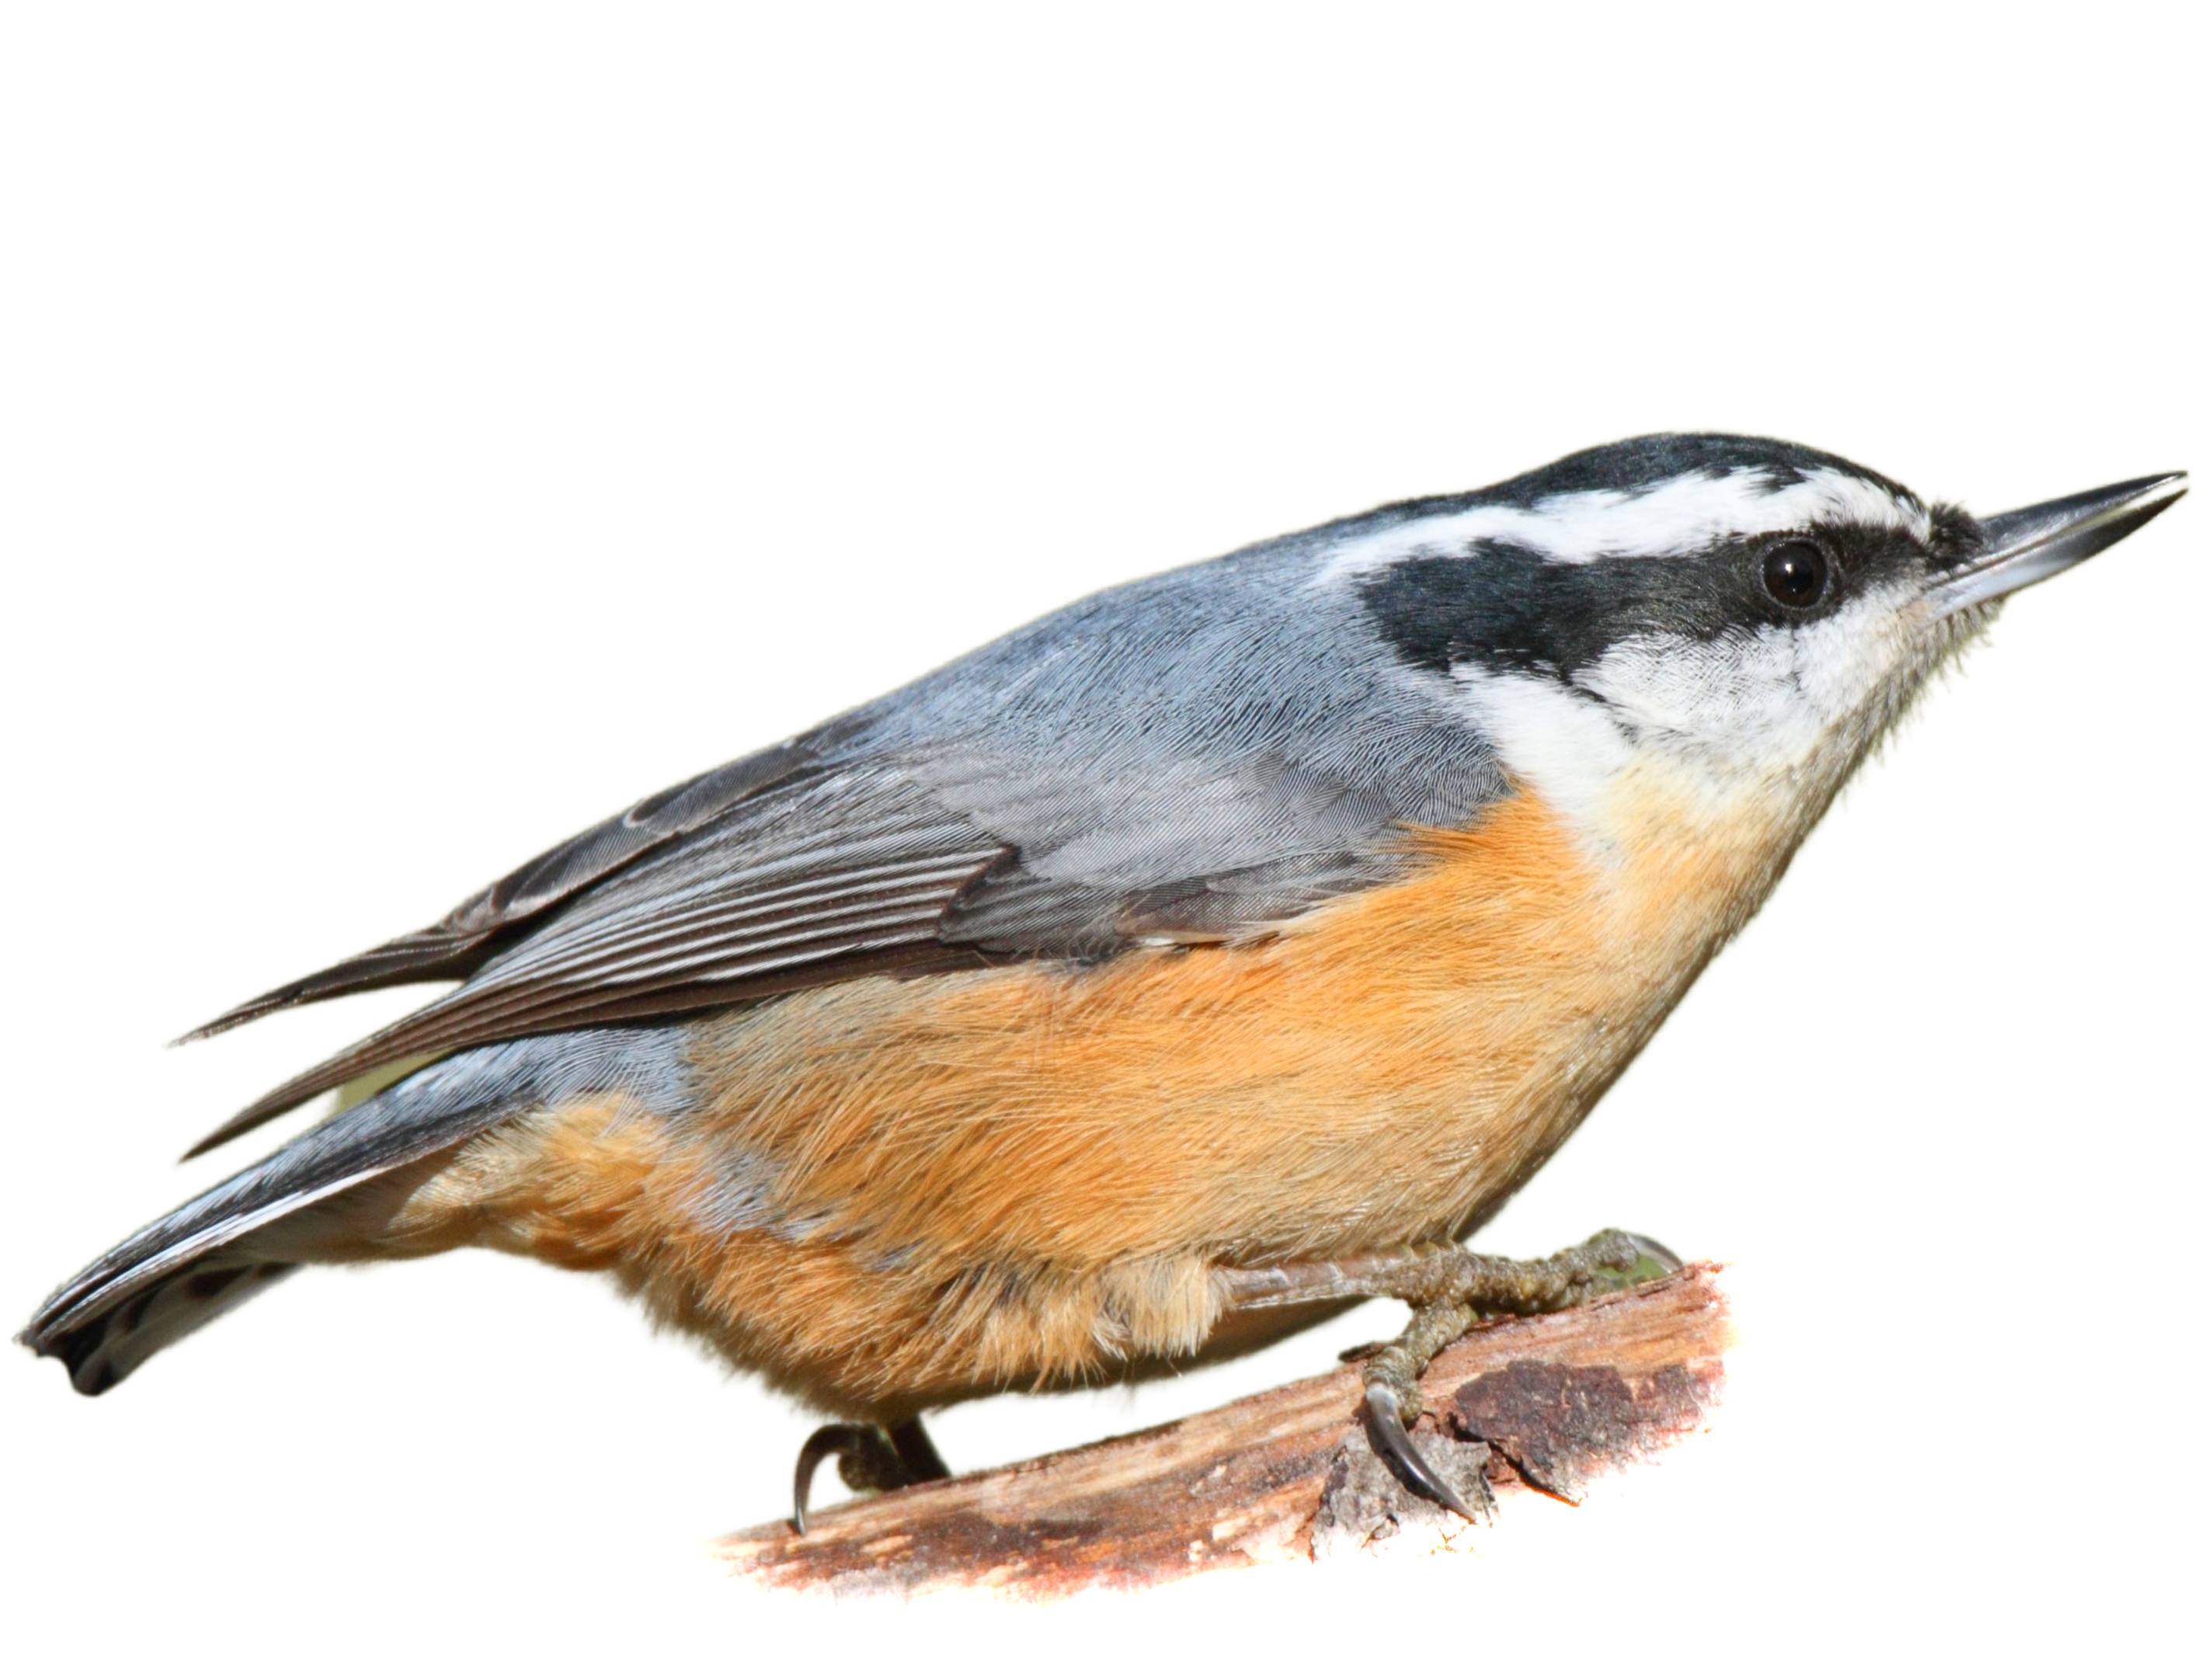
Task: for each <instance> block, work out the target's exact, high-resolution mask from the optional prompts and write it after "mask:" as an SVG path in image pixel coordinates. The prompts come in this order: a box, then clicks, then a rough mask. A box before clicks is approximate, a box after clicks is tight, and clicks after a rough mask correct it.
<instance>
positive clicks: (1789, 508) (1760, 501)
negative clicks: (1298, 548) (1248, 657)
mask: <svg viewBox="0 0 2212 1659" xmlns="http://www.w3.org/2000/svg"><path fill="white" fill-rule="evenodd" d="M1814 524H1831V525H1845V524H1848V525H1859V526H1865V527H1867V528H1869V529H1875V530H1883V531H1903V532H1906V533H1907V534H1909V535H1911V536H1913V537H1916V538H1918V539H1920V540H1922V541H1925V540H1926V539H1927V538H1928V536H1929V529H1930V526H1929V517H1928V509H1927V508H1926V507H1923V506H1922V505H1921V504H1920V503H1919V502H1917V501H1913V500H1912V499H1911V498H1910V497H1908V496H1899V495H1894V494H1893V493H1892V492H1891V491H1889V490H1887V489H1884V488H1882V486H1881V485H1880V484H1878V483H1874V482H1873V481H1872V480H1871V479H1868V478H1861V477H1854V476H1852V475H1851V474H1850V473H1844V472H1838V471H1833V470H1832V469H1831V468H1827V467H1816V468H1812V469H1808V471H1806V473H1805V475H1804V476H1803V477H1802V478H1801V479H1800V480H1799V481H1798V482H1797V483H1792V484H1788V485H1785V486H1784V488H1782V489H1774V488H1773V487H1772V483H1771V478H1770V477H1769V475H1768V474H1766V473H1765V472H1764V471H1760V470H1759V469H1757V468H1753V467H1741V468H1738V469H1736V470H1735V471H1730V472H1728V473H1725V474H1723V476H1721V477H1711V476H1710V475H1709V474H1706V473H1703V472H1690V473H1685V474H1683V475H1682V476H1681V477H1676V478H1669V479H1668V481H1667V482H1666V483H1662V484H1660V485H1657V486H1656V487H1655V488H1653V489H1646V490H1644V491H1641V492H1638V493H1634V494H1632V493H1630V492H1629V491H1626V490H1620V489H1587V490H1579V491H1577V492H1574V493H1572V494H1570V495H1547V496H1546V497H1544V499H1542V500H1541V501H1538V502H1537V503H1536V504H1535V506H1534V507H1502V506H1486V507H1469V508H1468V509H1467V510H1466V511H1464V512H1461V513H1442V514H1439V515H1437V517H1434V518H1427V519H1413V520H1407V521H1406V522H1405V523H1402V524H1395V525H1391V526H1388V527H1387V528H1385V529H1382V530H1378V531H1376V532H1373V533H1372V534H1371V535H1366V536H1362V537H1359V538H1357V539H1356V540H1353V541H1351V542H1348V543H1346V544H1344V545H1343V546H1340V547H1339V548H1338V549H1336V550H1335V551H1334V552H1333V553H1331V554H1330V555H1329V556H1328V558H1327V559H1326V560H1325V561H1323V562H1322V568H1321V569H1320V570H1319V571H1318V572H1316V574H1315V577H1314V580H1315V584H1316V586H1321V585H1323V584H1327V583H1331V582H1336V581H1341V580H1351V579H1353V578H1356V577H1358V576H1361V575H1364V574H1366V573H1367V572H1369V571H1372V570H1380V569H1383V568H1387V567H1389V566H1390V565H1393V564H1396V563H1397V562H1400V561H1401V560H1402V559H1409V558H1415V557H1420V556H1446V557H1452V556H1462V555H1464V554H1466V553H1468V552H1469V551H1471V550H1473V548H1474V545H1475V544H1477V543H1480V542H1505V543H1510V544H1512V545H1514V546H1516V547H1522V548H1527V549H1528V550H1529V551H1531V552H1534V553H1539V554H1541V555H1542V556H1544V557H1545V558H1547V559H1551V560H1554V561H1556V562H1559V563H1561V564H1589V563H1592V562H1595V561H1596V560H1599V559H1601V558H1607V557H1611V556H1621V555H1627V556H1637V557H1643V558H1665V557H1668V556H1673V555H1679V554H1689V553H1696V552H1698V551H1699V550H1702V549H1703V548H1705V547H1706V546H1707V545H1709V544H1711V543H1712V542H1713V541H1715V540H1716V539H1717V538H1721V537H1723V536H1756V535H1762V534H1767V533H1771V532H1775V531H1782V530H1796V529H1798V528H1800V527H1802V526H1806V525H1814Z"/></svg>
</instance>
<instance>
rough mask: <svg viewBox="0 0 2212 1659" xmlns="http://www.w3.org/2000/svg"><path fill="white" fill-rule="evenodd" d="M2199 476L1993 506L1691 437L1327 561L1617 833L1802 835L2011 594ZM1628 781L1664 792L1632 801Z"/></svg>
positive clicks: (1438, 510) (1535, 482) (1613, 836)
mask: <svg viewBox="0 0 2212 1659" xmlns="http://www.w3.org/2000/svg"><path fill="white" fill-rule="evenodd" d="M2186 482H2187V480H2186V475H2185V474H2182V473H2179V472H2174V473H2166V474H2161V475H2159V476H2156V477H2146V478H2138V479H2135V480H2132V481H2130V482H2129V483H2120V484H2114V485H2111V486H2109V487H2107V488H2106V489H2093V490H2089V491H2087V492H2085V493H2083V494H2081V495H2069V496H2066V497H2063V498H2062V499H2059V500H2056V501H2048V502H2045V503H2044V504H2042V505H2040V506H2037V507H2026V508H2022V509H2021V510H2019V511H2017V512H2011V513H1999V514H1996V515H1995V516H1993V517H1989V518H1976V517H1975V516H1973V515H1972V514H1971V513H1967V512H1966V511H1965V510H1964V509H1962V508H1960V507H1950V506H1942V505H1937V506H1930V505H1929V504H1928V503H1926V502H1925V501H1923V500H1922V499H1921V497H1919V496H1918V495H1915V494H1914V493H1913V492H1912V491H1911V490H1910V489H1906V488H1905V487H1904V486H1903V485H1901V484H1899V483H1894V482H1893V481H1892V480H1890V479H1888V478H1886V477H1882V476H1881V475H1880V474H1879V473H1875V472H1872V471H1868V470H1867V469H1866V468H1864V467H1862V466H1857V465H1853V464H1852V463H1850V462H1849V461H1845V460H1842V459H1838V457H1836V456H1833V455H1827V454H1823V453H1820V452H1818V451H1814V450H1810V449H1806V448H1802V447H1799V446H1797V445H1794V444H1787V443H1780V442H1777V441H1771V440H1766V439H1757V438H1741V437H1728V436H1716V435H1687V436H1685V435H1665V436H1658V437H1647V438H1638V439H1632V440H1629V441H1626V442H1622V443H1616V444H1610V445H1607V446H1605V447H1601V448H1597V449H1591V450H1585V451H1583V452H1581V453H1577V454H1574V455H1571V456H1568V457H1566V458H1565V459H1562V460H1559V461H1556V462H1554V463H1553V464H1552V465H1548V466H1546V467H1542V468H1540V469H1538V470H1537V471H1534V472H1530V473H1527V474H1524V475H1523V476H1522V477H1518V478H1515V479H1512V480H1510V481H1509V482H1507V483H1504V484H1499V485H1497V486H1494V487H1492V489H1486V490H1481V491H1478V492H1475V493H1474V494H1473V495H1465V496H1455V497H1449V498H1443V499H1439V500H1436V501H1428V502H1424V503H1418V504H1415V508H1414V510H1411V511H1408V512H1407V513H1406V515H1405V516H1404V517H1402V518H1401V519H1398V520H1395V522H1392V523H1389V524H1388V525H1385V526H1377V527H1376V528H1375V529H1374V530H1373V531H1372V532H1370V533H1369V534H1365V535H1362V536H1359V537H1356V538H1349V539H1347V540H1346V542H1345V543H1343V544H1341V545H1340V547H1339V548H1338V549H1337V550H1335V551H1334V554H1333V556H1331V558H1330V559H1329V561H1328V563H1327V565H1326V567H1325V568H1326V574H1327V577H1328V579H1329V580H1340V581H1344V582H1348V583H1349V584H1350V585H1351V586H1352V588H1353V590H1354V591H1355V592H1356V593H1357V595H1358V599H1359V601H1360V603H1361V604H1362V605H1364V607H1365V609H1366V610H1367V611H1368V612H1369V613H1370V616H1371V617H1372V620H1373V622H1374V623H1375V625H1376V628H1377V629H1379V631H1380V633H1381V635H1382V636H1383V640H1384V641H1386V642H1387V644H1388V646H1389V648H1390V649H1391V650H1392V651H1393V652H1394V653H1395V654H1396V656H1397V657H1398V658H1399V659H1400V660H1401V662H1402V663H1403V664H1404V665H1406V666H1407V667H1410V668H1412V669H1413V670H1415V671H1419V672H1422V673H1425V674H1428V675H1430V676H1432V677H1434V679H1433V680H1432V682H1431V683H1432V684H1434V685H1435V686H1436V688H1437V690H1440V691H1443V692H1444V693H1445V694H1446V695H1448V696H1450V697H1451V698H1453V699H1454V700H1455V701H1456V702H1460V703H1461V704H1462V706H1463V707H1465V708H1467V709H1468V711H1469V712H1470V713H1471V714H1473V715H1474V717H1475V718H1477V719H1478V720H1479V721H1480V724H1481V725H1482V726H1483V727H1484V729H1485V730H1486V732H1488V733H1489V734H1490V735H1491V737H1492V739H1493V741H1494V742H1495V743H1496V744H1497V745H1498V751H1499V754H1500V756H1501V757H1502V759H1503V760H1504V763H1505V764H1506V765H1507V767H1508V768H1509V769H1511V770H1512V771H1513V772H1514V773H1516V775H1518V776H1519V777H1520V778H1521V779H1522V781H1524V782H1526V783H1527V784H1528V785H1530V786H1532V787H1534V788H1536V789H1537V790H1538V791H1539V792H1540V793H1543V794H1544V795H1545V796H1546V797H1547V799H1549V800H1550V801H1551V802H1552V803H1553V805H1555V806H1557V807H1559V808H1560V809H1561V810H1562V811H1565V814H1566V815H1567V816H1568V817H1569V818H1570V819H1571V820H1572V821H1574V822H1576V823H1577V824H1578V826H1579V827H1581V828H1583V829H1585V830H1586V831H1589V833H1590V834H1591V835H1592V836H1595V838H1596V839H1598V840H1599V841H1601V842H1603V841H1611V840H1618V839H1620V836H1622V835H1623V834H1626V833H1629V832H1631V831H1632V830H1633V829H1634V828H1635V826H1634V825H1633V824H1629V825H1626V826H1625V827H1624V825H1623V824H1622V823H1621V822H1620V819H1621V817H1622V814H1623V812H1624V811H1634V812H1638V813H1642V812H1646V811H1649V810H1650V808H1649V803H1650V800H1651V799H1654V796H1653V794H1652V791H1651V788H1650V786H1656V787H1657V788H1658V790H1659V793H1660V795H1661V796H1662V797H1663V798H1665V799H1669V800H1673V801H1676V802H1678V803H1681V804H1683V805H1684V807H1685V810H1686V811H1687V812H1688V813H1689V814H1690V816H1692V817H1698V816H1700V815H1710V816H1711V817H1714V818H1715V819H1717V820H1719V819H1729V820H1737V821H1741V820H1742V819H1744V818H1745V817H1746V816H1747V815H1748V817H1750V819H1751V820H1752V821H1753V822H1754V823H1759V824H1761V825H1763V826H1765V828H1764V829H1761V831H1760V834H1761V835H1762V836H1763V837H1765V838H1767V839H1775V838H1777V837H1779V838H1781V839H1785V840H1788V841H1789V842H1791V843H1792V844H1794V840H1795V836H1794V835H1790V834H1789V833H1788V832H1789V831H1790V830H1793V829H1794V830H1795V831H1796V832H1798V833H1802V829H1804V828H1805V827H1808V826H1809V824H1810V823H1811V821H1812V820H1813V818H1814V817H1817V816H1818V815H1819V813H1820V811H1821V810H1822V809H1823V808H1825V806H1826V804H1827V802H1828V800H1829V799H1830V798H1831V797H1832V794H1833V793H1834V791H1835V789H1836V787H1838V785H1839V784H1840V783H1841V781H1843V779H1844V777H1845V776H1846V775H1849V773H1850V770H1851V769H1852V767H1853V766H1855V765H1856V764H1857V762H1858V760H1859V759H1860V758H1861V757H1863V755H1864V754H1865V753H1866V752H1867V750H1869V748H1870V747H1871V746H1872V745H1873V744H1874V743H1875V740H1876V739H1877V738H1879V737H1880V736H1881V732H1883V731H1884V730H1885V729H1886V728H1887V726H1889V725H1890V724H1891V722H1892V721H1893V720H1895V719H1896V717H1897V716H1898V714H1899V713H1900V712H1901V711H1902V710H1903V709H1904V708H1905V706H1906V705H1907V703H1908V702H1910V701H1911V698H1912V696H1913V695H1914V693H1915V692H1916V691H1917V690H1918V689H1919V688H1920V686H1921V685H1922V684H1923V683H1924V682H1925V681H1926V680H1927V678H1929V674H1930V673H1931V672H1932V671H1934V670H1935V668H1936V666H1937V665H1939V664H1941V663H1942V661H1943V660H1944V659H1946V658H1947V657H1948V656H1949V655H1950V654H1951V653H1954V651H1956V650H1957V649H1958V647H1960V645H1961V644H1963V643H1964V642H1965V641H1967V640H1969V639H1970V638H1972V636H1973V635H1976V634H1978V632H1980V631H1981V629H1983V628H1984V626H1986V624H1987V623H1988V622H1989V620H1990V617H1991V616H1992V615H1994V613H1995V612H1996V609H1997V608H1998V606H1999V605H2001V604H2002V602H2003V600H2004V599H2005V598H2006V597H2007V596H2008V595H2009V594H2011V593H2013V592H2016V591H2017V590H2019V589H2021V588H2022V587H2026V586H2028V585H2029V584H2031V583H2033V582H2037V581H2040V580H2043V579H2045V577H2047V576H2050V575H2052V574H2056V573H2057V572H2058V571H2060V570H2063V569H2065V568H2068V567H2069V566H2070V565H2073V564H2076V563H2079V562H2081V561H2082V560H2084V559H2086V558H2087V557H2089V556H2091V555H2093V554H2094V553H2096V552H2099V551H2100V550H2103V549H2104V548H2106V547H2109V546H2110V545H2111V544H2112V543H2114V542H2116V541H2118V540H2119V539H2120V538H2122V537H2124V536H2125V535H2127V534H2129V533H2130V532H2131V531H2133V530H2135V529H2136V528H2138V527H2140V526H2142V525H2143V524H2144V523H2146V522H2147V521H2148V520H2150V519H2151V518H2153V517H2154V516H2155V515H2156V514H2157V513H2160V511H2162V510H2163V509H2164V508H2166V507H2168V506H2169V505H2171V504H2172V502H2173V501H2175V500H2176V499H2177V498H2178V497H2179V495H2181V494H2182V492H2183V490H2184V489H2185V485H2186ZM1630 779H1634V780H1636V781H1638V782H1639V783H1640V784H1642V785H1644V786H1647V787H1644V788H1641V789H1638V790H1634V791H1631V792H1628V793H1631V794H1632V795H1633V797H1634V799H1635V800H1636V802H1637V803H1638V805H1635V806H1634V807H1633V808H1626V807H1624V806H1623V805H1622V799H1623V794H1624V785H1625V783H1626V781H1628V780H1630Z"/></svg>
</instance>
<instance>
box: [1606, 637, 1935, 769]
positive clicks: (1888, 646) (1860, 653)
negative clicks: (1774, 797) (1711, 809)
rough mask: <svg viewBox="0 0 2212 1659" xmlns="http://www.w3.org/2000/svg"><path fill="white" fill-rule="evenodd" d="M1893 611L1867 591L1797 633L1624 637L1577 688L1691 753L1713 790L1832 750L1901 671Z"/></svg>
mask: <svg viewBox="0 0 2212 1659" xmlns="http://www.w3.org/2000/svg"><path fill="white" fill-rule="evenodd" d="M1897 603H1898V597H1897V596H1896V595H1893V594H1889V593H1863V594H1861V595H1859V596H1858V597H1857V599H1853V600H1852V601H1851V602H1850V604H1848V605H1844V606H1842V607H1840V608H1839V609H1838V611H1836V612H1835V614H1834V615H1832V616H1830V617H1823V618H1822V619H1821V620H1820V621H1819V622H1817V623H1805V624H1801V625H1799V626H1797V627H1794V628H1790V627H1773V628H1764V629H1759V630H1757V631H1756V632H1753V633H1746V634H1741V635H1725V636H1723V637H1722V638H1719V639H1717V640H1705V641H1700V640H1690V639H1683V638H1680V637H1674V638H1665V637H1656V638H1642V639H1631V640H1626V641H1622V642H1621V643H1620V644H1619V645H1617V646H1615V647H1613V649H1611V650H1609V651H1607V653H1605V655H1604V656H1603V657H1601V658H1600V659H1598V661H1597V662H1596V663H1595V665H1593V666H1591V667H1590V668H1589V669H1587V670H1585V671H1583V672H1582V673H1581V674H1580V675H1578V676H1577V684H1580V685H1581V686H1583V688H1584V689H1585V690H1589V691H1590V692H1592V693H1594V694H1595V695H1596V696H1600V697H1602V698H1603V699H1604V700H1605V702H1606V704H1607V707H1608V708H1611V709H1612V710H1613V712H1614V713H1615V714H1618V715H1619V716H1620V718H1621V719H1622V720H1624V721H1625V722H1626V724H1627V725H1628V726H1630V727H1631V728H1632V729H1633V730H1634V731H1635V732H1638V736H1639V739H1640V740H1642V741H1644V742H1648V743H1650V744H1656V745H1661V746H1663V747H1665V748H1666V749H1668V750H1672V751H1674V752H1675V753H1676V754H1677V755H1678V756H1680V757H1683V758H1690V757H1694V758H1695V759H1696V760H1697V761H1698V762H1699V764H1700V766H1701V768H1702V769H1704V770H1705V772H1706V773H1707V774H1708V775H1710V776H1711V778H1712V779H1713V780H1714V781H1716V782H1720V783H1725V781H1728V780H1729V779H1731V778H1735V779H1740V778H1741V776H1742V775H1745V774H1747V773H1748V774H1755V775H1775V774H1778V773H1781V772H1785V771H1791V770H1795V769H1799V768H1802V767H1803V766H1806V765H1807V764H1808V763H1812V762H1813V761H1814V759H1815V758H1816V757H1818V756H1819V755H1820V753H1821V751H1822V750H1824V749H1827V748H1832V747H1835V746H1836V738H1835V734H1836V732H1837V730H1838V727H1839V726H1841V725H1843V724H1844V723H1845V722H1847V721H1848V720H1850V718H1851V716H1852V715H1853V714H1854V713H1855V712H1856V711H1857V709H1859V708H1861V707H1862V706H1863V704H1864V703H1865V702H1866V700H1867V698H1868V697H1869V696H1870V695H1871V694H1872V693H1873V691H1874V690H1875V688H1876V687H1878V686H1879V685H1880V684H1882V682H1883V681H1884V680H1885V679H1886V678H1887V677H1888V676H1889V675H1890V674H1891V673H1892V672H1893V671H1894V670H1895V669H1896V666H1897V661H1898V651H1899V641H1898V638H1897V635H1896V633H1895V629H1894V620H1895V617H1896V611H1897Z"/></svg>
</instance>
